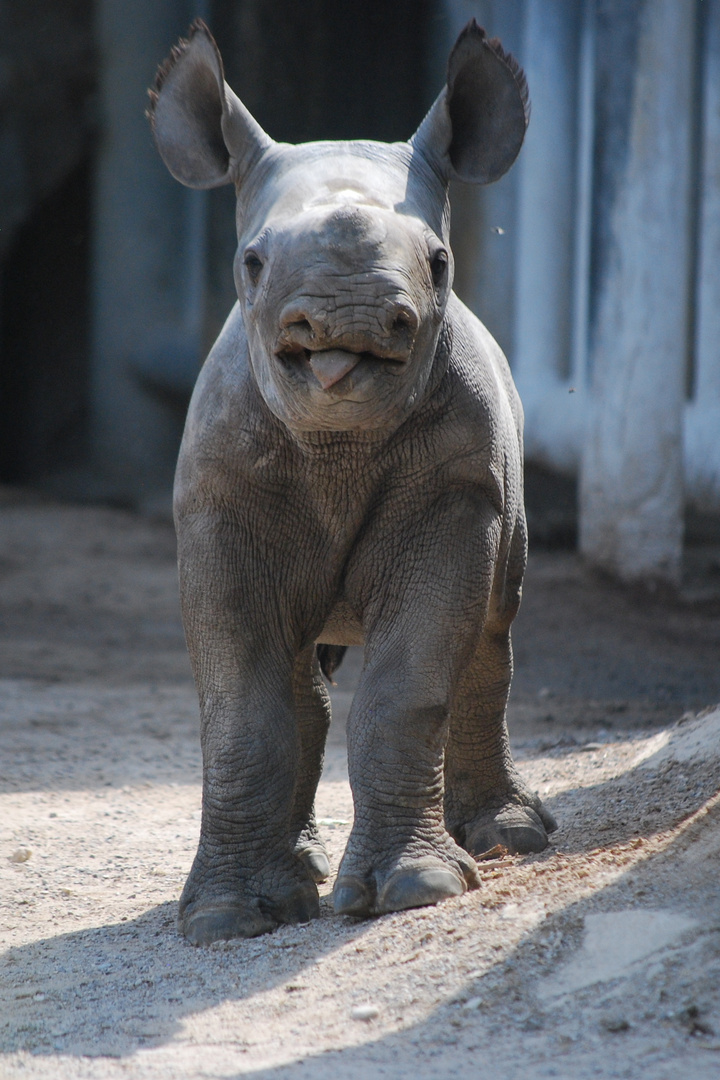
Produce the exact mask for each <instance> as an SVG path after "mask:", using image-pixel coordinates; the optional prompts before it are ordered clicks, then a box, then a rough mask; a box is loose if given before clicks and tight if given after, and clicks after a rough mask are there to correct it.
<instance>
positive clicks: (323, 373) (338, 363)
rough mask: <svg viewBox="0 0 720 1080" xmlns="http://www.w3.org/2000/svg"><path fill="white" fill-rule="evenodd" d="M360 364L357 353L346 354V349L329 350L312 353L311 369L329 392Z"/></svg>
mask: <svg viewBox="0 0 720 1080" xmlns="http://www.w3.org/2000/svg"><path fill="white" fill-rule="evenodd" d="M359 362H360V357H359V356H358V354H357V353H351V352H345V350H344V349H328V350H327V351H326V352H317V353H312V355H311V356H310V367H311V368H312V370H313V375H314V376H315V378H316V379H317V381H318V382H319V383H320V385H321V386H322V388H323V390H328V389H329V388H330V387H331V386H334V385H335V383H336V382H340V380H341V379H342V377H343V375H347V373H348V371H352V369H353V368H354V367H355V365H356V364H358V363H359Z"/></svg>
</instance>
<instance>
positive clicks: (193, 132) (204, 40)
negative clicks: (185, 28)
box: [147, 19, 272, 188]
mask: <svg viewBox="0 0 720 1080" xmlns="http://www.w3.org/2000/svg"><path fill="white" fill-rule="evenodd" d="M148 94H149V97H150V107H149V109H148V111H147V116H148V119H149V120H150V124H151V127H152V130H153V134H154V136H155V142H156V144H157V148H158V150H159V152H160V156H161V157H162V159H163V161H164V162H165V164H166V165H167V167H168V169H169V170H170V172H171V173H172V174H173V176H174V177H175V179H176V180H179V181H180V182H181V183H183V184H187V185H188V187H194V188H212V187H219V186H220V185H221V184H227V183H230V182H231V181H233V180H236V179H238V177H239V175H241V174H242V173H243V172H244V171H245V170H246V169H247V168H248V167H249V165H250V164H251V162H252V161H253V160H255V158H256V157H257V156H259V154H260V153H262V151H263V150H264V149H265V148H266V147H267V146H269V145H270V144H271V142H272V140H271V139H270V138H269V137H268V136H267V135H266V134H265V132H264V131H263V130H262V128H261V127H260V125H259V124H258V123H257V122H256V121H255V120H254V119H253V118H252V116H251V115H250V113H249V112H248V111H247V109H246V108H245V106H244V105H243V104H242V102H240V101H239V99H238V98H237V97H236V96H235V94H233V92H232V90H231V89H230V87H229V86H228V85H227V83H226V82H225V77H224V72H223V63H222V58H221V56H220V52H219V50H218V47H217V45H216V44H215V40H214V38H213V36H212V34H211V33H210V31H209V30H208V28H207V26H206V25H205V23H204V22H203V21H202V20H201V19H196V20H195V22H194V23H193V24H192V26H191V27H190V34H189V36H188V37H187V38H183V39H181V40H180V41H179V42H178V44H177V45H176V46H175V47H174V48H173V50H172V52H171V54H170V56H169V58H168V59H167V60H166V61H165V62H164V63H163V64H161V65H160V67H159V68H158V72H157V76H156V78H155V85H154V87H153V88H152V89H151V90H149V91H148Z"/></svg>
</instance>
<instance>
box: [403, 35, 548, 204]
mask: <svg viewBox="0 0 720 1080" xmlns="http://www.w3.org/2000/svg"><path fill="white" fill-rule="evenodd" d="M529 119H530V98H529V94H528V86H527V81H526V79H525V74H524V72H523V70H522V68H521V67H520V65H519V64H518V62H517V61H516V60H515V58H514V57H513V56H511V55H510V53H507V52H505V50H504V49H503V47H502V45H501V44H500V42H499V40H498V39H497V38H488V37H487V35H486V33H485V31H484V30H483V29H482V27H480V26H478V24H477V23H476V22H475V20H474V19H473V20H472V22H470V23H468V25H467V26H466V27H465V29H464V30H463V31H462V33H461V34H460V37H459V38H458V40H457V42H456V43H455V46H454V48H453V50H452V52H451V54H450V59H449V61H448V76H447V86H446V87H445V89H444V90H443V92H442V93H441V94H440V96H439V97H438V99H437V100H436V102H435V104H434V105H433V106H432V108H431V110H430V112H429V113H428V115H427V116H426V118H425V120H424V121H423V123H422V124H421V125H420V127H419V128H418V131H417V132H416V134H415V136H414V137H413V139H412V140H411V141H412V143H413V146H415V147H417V148H418V149H420V150H421V151H422V152H423V153H424V154H425V156H426V157H428V158H429V159H430V160H431V161H433V162H434V164H435V165H436V167H437V168H439V169H440V171H441V172H443V173H444V175H445V177H446V179H448V180H450V179H456V180H465V181H467V182H470V183H476V184H490V183H492V182H493V181H494V180H499V178H500V177H501V176H502V175H503V174H504V173H506V172H507V170H508V169H509V168H510V166H511V165H512V163H513V162H514V160H515V158H516V157H517V155H518V153H519V152H520V147H521V146H522V142H523V139H524V137H525V131H526V129H527V125H528V122H529Z"/></svg>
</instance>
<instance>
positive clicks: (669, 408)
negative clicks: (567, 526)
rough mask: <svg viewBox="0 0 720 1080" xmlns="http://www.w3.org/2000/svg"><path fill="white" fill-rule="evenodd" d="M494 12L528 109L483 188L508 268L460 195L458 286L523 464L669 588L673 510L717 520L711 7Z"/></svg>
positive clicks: (717, 190) (548, 5)
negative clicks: (513, 420) (688, 508)
mask: <svg viewBox="0 0 720 1080" xmlns="http://www.w3.org/2000/svg"><path fill="white" fill-rule="evenodd" d="M446 6H447V9H448V10H449V11H450V12H451V14H452V16H453V18H454V20H455V22H456V24H459V23H460V21H461V19H462V18H464V17H465V15H466V14H467V13H468V8H469V5H468V4H467V3H462V2H452V0H450V2H449V3H448V4H447V5H446ZM475 9H476V10H475V12H474V13H476V14H479V16H480V17H481V18H483V19H484V20H485V22H486V25H487V29H488V30H489V32H491V33H503V32H504V29H507V28H502V27H501V19H500V17H499V16H500V13H501V11H502V10H503V6H502V5H497V4H494V3H492V2H487V3H485V4H482V5H475ZM507 11H508V9H507V8H505V12H506V14H507ZM512 15H513V18H514V25H513V27H512V28H511V33H512V37H513V38H514V41H513V48H514V50H516V52H517V55H518V58H519V59H520V61H521V63H522V64H523V66H524V68H525V70H526V72H527V75H528V81H529V84H530V95H531V99H532V104H533V111H532V118H531V123H530V128H529V131H528V136H527V140H526V144H525V147H524V148H523V152H522V154H521V157H520V159H519V162H518V164H517V165H516V166H515V167H514V169H513V170H512V173H511V174H510V175H509V177H507V178H505V179H504V180H503V181H501V182H500V183H501V184H505V185H506V191H512V196H511V197H510V198H508V197H507V196H506V197H505V205H504V215H503V220H502V221H498V224H500V225H502V226H503V228H504V234H503V236H502V239H503V240H504V239H505V238H506V237H507V238H508V239H509V243H508V248H509V247H512V251H513V255H514V266H513V268H512V272H511V273H510V274H509V273H508V268H507V259H505V258H501V257H500V256H499V254H498V247H497V245H495V246H493V244H491V243H489V242H488V236H487V232H488V220H489V218H490V217H492V216H494V215H493V211H492V210H491V209H490V208H491V207H493V205H494V203H496V201H497V196H496V195H495V194H494V193H493V191H492V189H488V190H487V191H485V192H481V193H480V194H479V195H477V196H475V201H474V202H472V201H471V200H469V199H467V198H466V199H465V200H461V201H459V203H458V211H459V213H460V216H461V218H462V222H461V229H460V231H461V232H462V234H463V236H464V237H465V238H466V239H465V243H464V245H463V259H462V260H461V264H460V278H459V281H458V287H459V291H460V292H461V294H462V295H463V296H464V298H465V299H466V300H467V302H469V304H470V306H471V307H473V309H474V310H475V311H476V312H477V313H478V314H479V315H480V317H481V318H483V319H484V321H485V322H486V323H487V324H488V326H489V327H490V329H491V330H492V331H493V333H495V334H496V336H497V337H498V339H499V340H500V342H501V344H503V346H504V347H506V348H507V349H508V352H509V357H510V360H511V364H512V366H513V370H514V374H515V378H516V381H517V384H518V387H519V389H520V392H521V394H522V397H523V402H524V405H525V411H526V452H527V456H528V458H529V459H530V460H532V461H535V462H538V463H541V464H544V465H547V466H550V467H552V468H554V469H557V470H560V471H561V472H565V473H567V474H568V475H574V476H577V477H578V478H579V484H580V543H581V548H582V550H583V551H584V553H585V554H586V556H587V558H588V559H589V560H590V561H591V562H593V563H595V564H597V565H600V566H603V567H605V568H607V569H610V570H611V571H613V572H614V573H616V574H618V575H620V576H621V577H626V578H629V579H634V578H639V579H658V580H664V581H668V582H677V580H678V575H679V567H680V554H681V549H682V519H683V509H684V506H685V505H688V504H689V505H692V506H694V507H695V508H698V509H701V510H703V511H706V512H712V513H718V512H720V349H719V348H718V341H719V340H720V322H718V320H720V314H719V313H720V0H702V2H701V0H687V2H684V3H681V4H678V3H677V2H676V0H519V2H518V3H514V4H512ZM516 42H517V44H516ZM497 187H498V189H499V188H500V184H498V185H497ZM473 215H474V216H473ZM473 233H474V235H475V236H476V237H477V240H478V242H477V245H476V247H475V249H474V254H473V251H472V242H471V241H470V240H468V239H467V237H468V236H469V235H471V234H473ZM473 260H474V262H475V266H473ZM493 279H494V280H497V281H502V282H503V287H504V288H505V289H506V290H507V296H506V299H505V301H504V302H503V303H500V304H499V303H498V300H497V297H496V296H495V295H494V293H493V290H492V289H491V288H486V287H483V285H482V282H487V281H490V280H493ZM510 321H511V323H512V325H511V326H510V325H509V323H510Z"/></svg>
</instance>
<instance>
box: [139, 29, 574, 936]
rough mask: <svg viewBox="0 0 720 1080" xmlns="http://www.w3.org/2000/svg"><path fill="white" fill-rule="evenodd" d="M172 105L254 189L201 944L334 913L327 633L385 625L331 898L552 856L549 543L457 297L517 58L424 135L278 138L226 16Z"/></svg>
mask: <svg viewBox="0 0 720 1080" xmlns="http://www.w3.org/2000/svg"><path fill="white" fill-rule="evenodd" d="M151 102H152V104H151V109H150V115H151V120H152V124H153V127H154V132H155V139H156V141H157V145H158V148H159V151H160V154H161V155H162V158H163V160H164V161H165V163H166V165H167V166H168V168H169V169H170V171H171V173H172V174H173V175H174V176H175V177H176V178H177V179H178V180H180V181H181V182H182V183H184V184H187V185H189V186H190V187H195V188H211V187H215V186H217V185H220V184H226V183H233V184H234V185H235V188H236V191H237V235H238V251H237V258H236V260H235V282H236V286H237V293H238V303H237V304H236V305H235V307H234V308H233V310H232V312H231V314H230V316H229V318H228V320H227V322H226V324H225V327H224V329H223V330H222V333H221V334H220V337H219V338H218V341H217V343H216V344H215V346H214V347H213V349H212V351H211V353H210V355H209V357H208V359H207V361H206V363H205V365H204V367H203V369H202V372H201V374H200V377H199V379H198V383H197V386H196V389H195V392H194V394H193V398H192V402H191V405H190V410H189V415H188V419H187V425H186V428H185V435H184V438H183V443H182V448H181V451H180V459H179V463H178V468H177V477H176V486H175V517H176V525H177V533H178V548H179V564H180V578H181V591H182V609H183V618H184V623H185V630H186V635H187V641H188V646H189V650H190V655H191V659H192V664H193V670H194V675H195V680H196V683H197V688H198V693H199V698H200V709H201V717H202V722H201V737H202V750H203V763H204V766H203V810H202V827H201V834H200V842H199V847H198V851H197V855H196V857H195V861H194V863H193V866H192V870H191V871H190V875H189V878H188V880H187V883H186V885H185V889H184V891H183V894H182V898H181V901H180V924H181V928H182V931H183V932H184V934H185V935H186V937H187V938H188V939H189V940H190V941H191V942H195V943H207V942H211V941H215V940H217V939H222V938H232V937H251V936H254V935H256V934H261V933H264V932H265V931H268V930H271V929H273V928H274V927H275V926H277V925H278V924H280V923H296V922H305V921H307V920H308V919H311V918H313V917H315V916H317V915H318V912H319V902H318V891H317V883H318V882H321V881H323V880H325V879H326V878H327V877H328V875H329V872H330V867H329V863H328V858H327V854H326V852H325V849H324V846H323V842H322V839H321V838H320V835H319V832H318V828H317V824H316V821H315V815H314V810H313V804H314V798H315V790H316V787H317V784H318V780H319V777H320V772H321V767H322V760H323V751H324V743H325V737H326V734H327V730H328V724H329V719H330V707H329V700H328V694H327V691H326V689H325V684H324V681H323V678H322V674H321V670H320V664H319V660H318V654H320V658H321V659H324V660H325V661H326V662H325V670H326V672H327V671H328V670H329V667H330V665H329V663H328V661H332V660H333V659H335V660H336V659H337V654H338V653H339V651H340V650H339V649H338V648H337V647H338V646H346V645H356V644H362V645H364V667H363V671H362V676H361V679H360V683H359V687H358V690H357V693H356V695H355V699H354V702H353V705H352V709H351V712H350V717H349V720H348V730H347V735H348V759H349V771H350V784H351V787H352V794H353V800H354V806H355V818H354V824H353V827H352V831H351V833H350V837H349V840H348V843H347V848H346V850H345V854H344V856H343V859H342V862H341V865H340V868H339V871H338V876H337V881H336V883H335V888H334V892H333V902H334V907H335V911H336V912H338V913H343V914H347V915H355V916H367V915H377V914H382V913H385V912H390V911H399V910H402V909H404V908H411V907H418V906H421V905H423V904H435V903H437V902H438V901H440V900H443V899H445V898H447V897H451V896H458V895H460V894H461V893H464V892H465V891H466V890H467V889H472V888H475V887H476V886H477V885H478V884H479V876H478V872H477V868H476V861H475V859H474V856H475V855H477V854H479V853H481V852H484V851H486V850H487V849H488V848H491V847H492V846H493V845H495V844H496V843H498V842H501V843H503V844H505V845H507V847H508V848H509V849H510V850H511V851H514V852H530V851H540V850H541V849H542V848H544V847H545V845H546V844H547V833H548V832H549V831H550V830H552V829H553V828H555V823H554V821H553V818H552V816H551V815H550V814H549V813H548V812H547V811H546V810H545V809H544V808H543V806H542V804H541V802H540V800H539V798H538V797H537V796H536V795H535V794H533V793H532V792H531V791H529V790H528V788H527V787H526V786H525V784H524V783H523V781H522V780H521V779H520V777H519V775H518V773H517V772H516V770H515V767H514V765H513V762H512V759H511V756H510V750H509V744H508V732H507V727H506V723H505V707H506V701H507V696H508V689H509V685H510V677H511V671H512V656H511V648H510V624H511V623H512V620H513V617H514V616H515V613H516V611H517V608H518V604H519V600H520V590H521V583H522V577H523V572H524V568H525V560H526V546H527V545H526V527H525V516H524V510H523V494H522V410H521V406H520V403H519V401H518V398H517V396H516V392H515V389H514V387H513V383H512V380H511V377H510V373H509V370H508V366H507V363H506V361H505V358H504V356H503V355H502V353H501V351H500V349H499V348H498V346H497V345H496V343H495V342H494V341H493V339H492V337H491V336H490V334H489V333H488V332H487V330H485V328H484V327H483V326H482V324H481V323H480V322H478V320H477V319H476V318H475V317H474V316H473V315H472V314H471V313H470V312H469V311H468V310H467V309H466V308H465V307H464V306H463V305H462V303H461V302H460V301H459V300H458V299H457V297H456V296H455V295H454V294H453V292H452V291H451V286H452V277H453V260H452V255H451V253H450V249H449V247H448V228H449V208H448V183H449V181H450V180H451V179H460V180H465V181H470V182H475V183H480V184H487V183H490V182H491V181H493V180H497V179H498V177H500V176H502V175H503V173H505V171H506V170H507V169H508V168H509V167H510V165H511V164H512V162H513V161H514V159H515V157H516V156H517V154H518V151H519V149H520V145H521V143H522V141H523V137H524V135H525V129H526V126H527V121H528V113H529V105H528V95H527V87H526V83H525V78H524V75H523V73H522V70H521V69H520V68H519V66H518V65H517V63H516V62H515V60H514V59H513V58H512V57H511V56H509V55H508V54H506V53H505V52H503V49H502V47H501V46H500V43H499V42H498V41H496V40H490V39H488V38H487V37H486V35H485V32H484V31H483V30H482V29H480V28H479V27H478V26H477V25H476V24H475V23H474V22H473V23H471V24H470V25H468V26H467V27H466V29H465V30H464V31H463V33H462V34H461V35H460V38H459V39H458V42H457V44H456V45H455V47H454V49H453V52H452V55H451V56H450V60H449V65H448V78H447V86H446V87H445V88H444V89H443V91H442V93H441V94H440V96H439V97H438V99H437V100H436V102H435V104H434V105H433V106H432V108H431V110H430V112H429V113H428V115H427V117H426V118H425V120H424V121H423V123H422V124H421V125H420V127H419V129H418V131H417V132H416V133H415V135H414V136H413V137H412V138H411V139H410V141H409V142H406V143H395V144H391V145H388V144H384V143H377V142H370V141H366V142H362V141H359V142H355V141H352V142H316V143H307V144H303V145H298V146H292V145H287V144H282V143H276V142H274V141H273V140H272V139H271V138H270V137H269V136H268V135H266V134H265V132H264V131H263V130H262V128H261V127H260V126H259V125H258V123H257V122H256V121H255V120H254V119H253V117H252V116H251V115H250V114H249V112H248V111H247V109H246V108H245V107H244V106H243V104H242V103H241V102H240V100H239V99H238V98H237V97H236V96H235V94H234V93H233V91H232V90H231V89H230V87H229V86H228V85H227V84H226V83H225V80H224V76H223V66H222V61H221V58H220V55H219V52H218V49H217V47H216V45H215V42H214V40H213V38H212V37H211V35H210V33H209V31H208V30H207V28H206V27H205V26H204V24H202V23H201V22H197V23H195V24H194V26H193V28H192V33H191V36H190V38H189V40H187V41H182V42H181V43H180V44H179V45H178V46H177V48H176V49H175V50H174V51H173V54H172V56H171V58H170V60H169V61H168V62H167V63H166V64H165V65H164V66H163V67H162V68H161V70H160V73H159V76H158V80H157V85H156V87H155V90H154V91H153V92H152V93H151Z"/></svg>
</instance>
